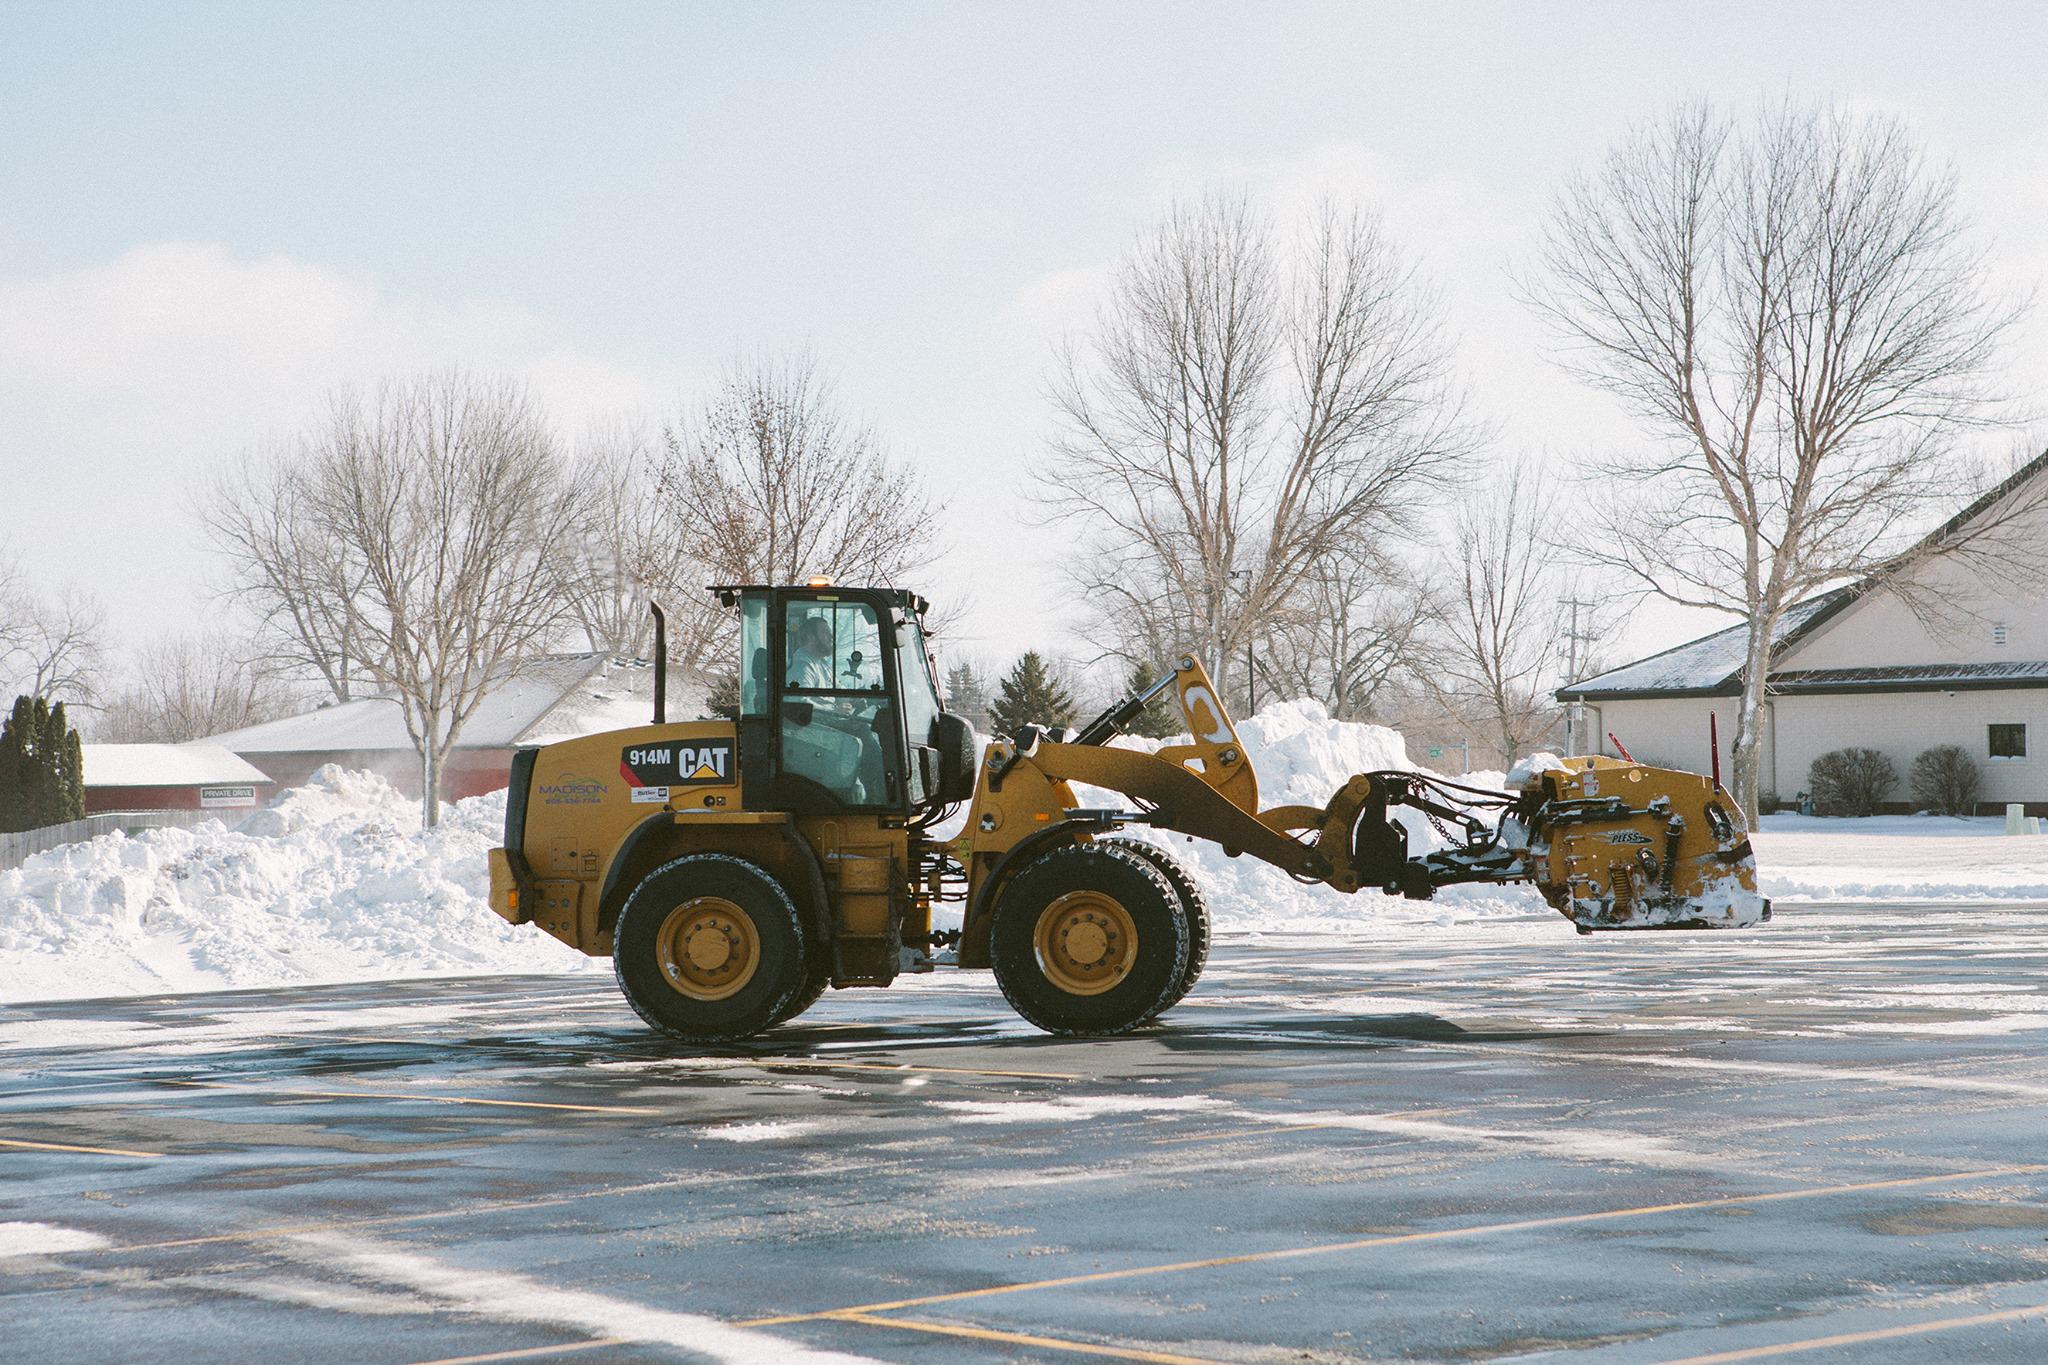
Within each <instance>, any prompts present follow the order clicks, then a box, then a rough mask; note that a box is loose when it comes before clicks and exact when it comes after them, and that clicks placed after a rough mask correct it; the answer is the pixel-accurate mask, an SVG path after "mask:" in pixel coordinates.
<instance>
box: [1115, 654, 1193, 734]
mask: <svg viewBox="0 0 2048 1365" xmlns="http://www.w3.org/2000/svg"><path fill="white" fill-rule="evenodd" d="M1158 681H1159V670H1158V669H1156V668H1154V667H1152V665H1151V664H1150V663H1148V662H1145V661H1143V660H1140V661H1139V663H1138V666H1137V667H1136V668H1134V669H1132V670H1131V680H1130V682H1129V683H1127V684H1126V686H1127V687H1128V688H1129V690H1130V694H1131V695H1132V696H1134V697H1135V696H1137V695H1139V694H1140V693H1142V692H1144V691H1145V690H1146V689H1147V688H1149V687H1152V686H1154V685H1156V684H1157V683H1158ZM1131 733H1132V734H1134V735H1143V736H1144V737H1145V738H1147V739H1165V738H1166V737H1167V736H1168V735H1177V734H1179V733H1180V708H1179V707H1177V706H1175V705H1174V703H1173V690H1172V689H1171V688H1169V689H1167V690H1166V691H1164V692H1161V693H1160V694H1159V695H1158V696H1156V697H1154V698H1153V699H1152V702H1151V704H1150V705H1149V706H1147V707H1146V708H1145V709H1144V710H1142V711H1140V712H1139V713H1138V715H1137V718H1136V719H1135V720H1133V721H1132V722H1131Z"/></svg>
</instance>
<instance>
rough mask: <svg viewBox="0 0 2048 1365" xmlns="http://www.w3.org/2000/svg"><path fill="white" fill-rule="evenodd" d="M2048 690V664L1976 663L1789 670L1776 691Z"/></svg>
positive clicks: (1777, 678) (1774, 679)
mask: <svg viewBox="0 0 2048 1365" xmlns="http://www.w3.org/2000/svg"><path fill="white" fill-rule="evenodd" d="M2010 687H2048V659H2015V660H2013V661H2011V662H2009V663H2008V662H2003V661H2001V662H1998V663H1976V664H1887V665H1885V666H1883V667H1879V668H1788V669H1786V670H1785V671H1783V672H1781V673H1773V674H1771V691H1772V692H1929V691H1935V690H1941V691H1948V692H1981V691H1986V690H1989V689H1993V688H2010Z"/></svg>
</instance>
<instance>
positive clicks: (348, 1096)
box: [158, 1081, 662, 1115]
mask: <svg viewBox="0 0 2048 1365" xmlns="http://www.w3.org/2000/svg"><path fill="white" fill-rule="evenodd" d="M158 1084H160V1085H183V1086H190V1087H192V1088H193V1089H197V1090H236V1091H241V1092H243V1093H246V1094H251V1095H281V1096H290V1097H295V1098H303V1099H315V1100H418V1101H420V1102H421V1103H422V1104H487V1105H491V1106H493V1107H494V1108H499V1109H563V1110H567V1111H569V1112H570V1113H575V1114H646V1115H656V1114H660V1113H661V1112H662V1111H661V1110H659V1109H647V1108H643V1107H641V1106H638V1105H630V1104H550V1103H547V1102H545V1101H542V1100H486V1099H479V1098H477V1097H475V1096H473V1095H421V1094H414V1093H411V1092H409V1091H404V1090H291V1089H283V1088H280V1087H277V1086H269V1085H227V1084H224V1083H223V1082H220V1081H160V1082H158Z"/></svg>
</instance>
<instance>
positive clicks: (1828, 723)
mask: <svg viewBox="0 0 2048 1365" xmlns="http://www.w3.org/2000/svg"><path fill="white" fill-rule="evenodd" d="M2044 481H2048V455H2043V456H2041V457H2040V458H2038V459H2036V460H2034V461H2032V462H2031V463H2029V464H2028V465H2027V466H2026V467H2025V468H2023V469H2021V470H2020V471H2019V472H2018V473H2016V474H2015V475H2014V476H2013V477H2012V478H2011V479H2008V480H2007V481H2006V482H2005V483H2004V484H2002V485H2000V487H1999V488H1997V489H1995V490H1993V491H1992V492H1991V493H1989V494H1987V495H1986V496H1985V497H1984V498H1982V499H1980V500H1979V501H1978V502H1977V503H1976V504H1975V505H1973V506H1972V507H1970V508H1969V509H1967V510H1966V511H1964V512H1963V513H1962V514H1961V515H1960V516H1958V517H1957V518H1956V519H1955V520H1954V521H1951V522H1950V523H1949V524H1948V525H1947V526H1945V527H1943V528H1942V529H1941V530H1940V531H1937V532H1936V533H1935V535H1936V536H1942V535H1947V534H1953V533H1954V531H1955V530H1956V529H1957V528H1959V527H1961V526H1964V525H1968V524H1972V523H1974V522H1977V521H1978V520H1979V519H1981V518H1987V517H1994V516H2001V517H2002V516H2003V515H2004V513H2005V512H2006V511H2008V510H2009V509H2010V508H2011V507H2013V506H2014V505H2015V501H2014V500H2016V499H2020V498H2038V497H2039V496H2040V492H2041V487H2042V484H2043V482H2044ZM2013 525H2014V526H2017V527H2019V528H2020V530H2019V531H2018V532H2017V533H2016V534H2017V535H2019V536H2022V537H2024V539H2026V540H2027V541H2029V542H2031V543H2032V544H2038V545H2039V546H2040V549H2041V555H2042V558H2043V559H2044V561H2048V517H2043V516H2040V515H2038V514H2036V515H2034V516H2032V517H2030V518H2029V519H2028V520H2027V521H2026V522H2025V523H2021V522H2017V521H2015V522H2014V523H2013ZM2011 531H2012V528H2011V527H2001V536H2002V537H2006V536H2008V533H2010V532H2011ZM1999 577H2000V576H1999V575H1996V574H1993V573H1989V572H1983V571H1978V570H1973V569H1969V568H1965V567H1963V566H1962V565H1961V564H1959V563H1955V562H1949V563H1943V562H1942V561H1939V560H1936V561H1933V562H1932V563H1931V564H1930V566H1929V567H1928V568H1926V569H1924V570H1922V571H1920V573H1919V574H1918V575H1916V576H1915V577H1914V578H1912V579H1910V580H1909V583H1910V584H1911V586H1912V587H1913V588H1914V589H1915V591H1914V593H1913V597H1914V599H1915V600H1916V601H1918V602H1919V603H1920V604H1922V606H1923V613H1916V612H1915V610H1914V609H1913V606H1912V605H1909V602H1908V600H1907V598H1906V597H1904V596H1902V595H1901V594H1900V593H1899V591H1897V590H1896V589H1893V588H1890V587H1878V586H1872V585H1870V584H1868V583H1860V582H1859V583H1851V584H1847V585H1845V586H1842V587H1839V588H1836V589H1834V590H1832V591H1830V592H1825V593H1822V594H1820V595H1818V596H1815V597H1811V598H1808V599H1806V600H1805V601H1803V602H1800V603H1799V604H1797V605H1796V606H1794V607H1793V608H1791V609H1790V610H1789V611H1787V612H1786V614H1785V618H1784V620H1783V621H1782V622H1781V623H1780V625H1779V629H1778V637H1777V640H1776V641H1775V643H1774V649H1773V655H1772V661H1771V674H1770V679H1769V684H1768V693H1767V696H1768V700H1767V702H1766V703H1765V723H1764V729H1763V751H1762V772H1761V778H1762V781H1761V787H1762V789H1763V791H1764V792H1765V794H1766V796H1767V797H1769V796H1771V795H1775V796H1776V797H1777V798H1778V799H1779V800H1782V801H1785V802H1790V801H1791V800H1792V799H1793V798H1794V797H1795V796H1796V795H1797V794H1798V793H1800V792H1802V791H1805V790H1807V789H1808V785H1809V784H1808V780H1807V768H1808V765H1810V764H1811V763H1812V762H1813V760H1814V759H1815V758H1816V757H1818V756H1819V755H1821V754H1823V753H1826V752H1828V751H1829V750H1831V749H1841V748H1847V747H1850V746H1857V747H1862V748H1869V749H1876V750H1879V751H1880V752H1882V753H1884V754H1885V755H1886V756H1887V757H1889V758H1890V759H1891V761H1892V765H1893V767H1895V768H1896V769H1897V770H1898V773H1899V786H1898V788H1897V790H1895V791H1894V792H1893V794H1892V803H1891V804H1892V805H1893V806H1894V807H1896V808H1897V809H1901V810H1906V809H1911V808H1912V793H1911V791H1910V790H1909V788H1908V786H1907V782H1906V776H1907V773H1908V772H1909V770H1910V769H1911V767H1912V764H1913V760H1914V759H1915V758H1916V757H1918V756H1919V755H1920V753H1921V752H1922V751H1924V750H1926V749H1929V748H1932V747H1934V746H1936V745H1941V744H1955V745H1959V746H1961V748H1962V749H1963V751H1964V752H1965V753H1967V754H1969V755H1970V756H1971V757H1973V758H1974V759H1976V760H1977V765H1978V770H1979V771H1980V772H1981V773H1982V775H1983V779H1984V801H1985V803H1986V807H1987V808H1988V809H1991V810H1994V811H1995V810H1998V809H2002V808H2003V806H2004V805H2005V803H2007V802H2012V801H2019V802H2025V803H2026V804H2027V807H2028V811H2029V813H2030V814H2048V593H2044V591H2043V590H2042V587H2041V584H2040V583H2039V582H2038V581H2035V582H2031V583H2020V582H2010V581H1997V580H1998V579H1999ZM2022 577H2025V575H2022ZM1936 600H1938V601H1939V602H1941V603H1943V604H1944V608H1943V610H1942V611H1941V613H1940V615H1939V617H1938V618H1937V619H1934V620H1928V619H1924V605H1925V604H1926V603H1927V602H1929V601H1936ZM1742 653H1743V627H1741V626H1736V627H1732V628H1730V629H1728V630H1724V631H1720V632H1717V633H1715V634H1713V635H1708V636H1705V637H1703V638H1701V639H1698V640H1694V641H1692V642H1691V643H1689V644H1683V645H1680V646H1678V647H1677V648H1676V649H1668V650H1665V651H1664V652H1663V653H1661V654H1655V655H1652V656H1651V657H1649V658H1647V659H1640V660H1637V661H1636V662H1635V663H1632V664H1628V665H1626V666H1625V667H1622V668H1617V669H1614V670H1612V671H1611V672H1607V673H1602V674H1600V675H1599V676H1598V677H1593V678H1588V679H1586V680H1584V681H1583V682H1577V683H1573V684H1572V685H1570V686H1568V687H1564V688H1561V689H1559V691H1558V693H1557V695H1558V698H1559V700H1561V701H1564V702H1567V703H1577V704H1579V705H1580V706H1581V707H1583V719H1582V721H1581V723H1580V725H1579V727H1578V729H1577V732H1576V733H1577V735H1578V737H1579V738H1580V740H1581V742H1582V744H1584V745H1585V747H1589V748H1594V749H1597V750H1598V751H1599V752H1602V753H1608V754H1613V753H1614V752H1615V746H1614V744H1613V742H1612V740H1610V739H1609V736H1610V735H1611V736H1613V737H1614V738H1615V739H1619V740H1620V742H1621V744H1622V746H1624V747H1626V748H1627V750H1628V751H1629V753H1630V754H1631V755H1632V756H1633V757H1635V758H1637V759H1639V760H1641V761H1643V762H1646V763H1656V764H1659V765H1661V766H1665V767H1673V768H1685V769H1689V770H1691V771H1693V772H1707V771H1708V770H1709V767H1710V764H1711V763H1712V751H1711V749H1710V747H1709V738H1708V737H1709V734H1710V731H1711V723H1710V717H1714V718H1717V719H1718V721H1719V731H1720V753H1721V758H1722V764H1723V780H1726V764H1727V755H1728V752H1729V746H1730V745H1731V743H1732V742H1733V739H1734V733H1735V713H1736V706H1737V703H1738V697H1739V692H1740V684H1741V668H1742Z"/></svg>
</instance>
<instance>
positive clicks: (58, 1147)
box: [0, 1138, 163, 1156]
mask: <svg viewBox="0 0 2048 1365" xmlns="http://www.w3.org/2000/svg"><path fill="white" fill-rule="evenodd" d="M0 1147H26V1148H28V1149H29V1150H31V1151H36V1152H90V1153H92V1154H93V1155H94V1156H162V1155H163V1153H162V1152H131V1151H129V1150H128V1149H127V1148H126V1147H79V1146H75V1145H74V1144H72V1143H69V1142H29V1141H27V1140H26V1139H24V1138H0Z"/></svg>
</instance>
